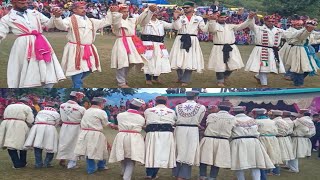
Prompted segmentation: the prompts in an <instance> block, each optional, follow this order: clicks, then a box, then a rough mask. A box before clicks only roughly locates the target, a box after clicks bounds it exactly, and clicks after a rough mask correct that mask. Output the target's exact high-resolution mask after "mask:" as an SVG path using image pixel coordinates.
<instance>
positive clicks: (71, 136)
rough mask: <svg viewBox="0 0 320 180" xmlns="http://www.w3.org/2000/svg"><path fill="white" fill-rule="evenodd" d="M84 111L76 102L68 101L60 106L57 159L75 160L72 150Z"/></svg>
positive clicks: (79, 130)
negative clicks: (60, 122)
mask: <svg viewBox="0 0 320 180" xmlns="http://www.w3.org/2000/svg"><path fill="white" fill-rule="evenodd" d="M85 111H86V109H85V108H84V107H82V106H80V105H79V104H78V103H77V102H75V101H72V100H69V101H67V102H66V103H63V104H61V105H60V114H61V121H62V126H61V128H60V132H59V135H60V136H59V146H58V154H57V157H56V158H57V159H67V160H73V161H75V160H77V156H76V155H75V154H74V149H75V147H76V143H77V140H78V137H79V134H80V132H81V127H80V123H81V119H82V117H83V115H84V113H85Z"/></svg>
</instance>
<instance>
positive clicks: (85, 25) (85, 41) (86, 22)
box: [54, 12, 121, 77]
mask: <svg viewBox="0 0 320 180" xmlns="http://www.w3.org/2000/svg"><path fill="white" fill-rule="evenodd" d="M112 15H113V16H114V18H121V17H120V16H119V15H118V16H116V14H115V13H111V12H108V15H107V16H106V17H105V18H103V19H101V20H99V19H94V18H88V17H86V16H85V17H82V16H79V15H75V17H76V19H77V22H78V30H79V35H80V44H81V46H80V47H81V53H80V57H81V59H80V69H77V68H76V62H75V61H76V49H77V44H76V43H77V40H76V35H75V32H74V30H73V25H72V21H71V17H67V18H65V19H62V18H61V17H59V18H55V19H54V24H55V26H56V27H57V28H58V29H60V30H63V31H68V34H67V40H68V43H67V44H66V45H65V47H64V51H63V56H62V63H61V65H62V68H63V71H64V72H65V73H66V76H68V77H69V76H73V75H76V74H79V73H83V72H87V71H92V72H95V71H98V72H101V65H100V58H99V55H98V51H97V48H96V47H95V45H94V44H93V43H94V41H95V39H96V32H97V30H99V29H101V28H103V27H105V26H108V25H111V22H112ZM85 46H88V48H89V50H90V51H91V54H92V55H91V56H90V63H89V62H87V61H86V60H85V59H83V54H84V51H85ZM94 52H96V53H97V55H98V56H97V61H98V64H96V59H95V57H94V54H93V53H94ZM89 65H91V68H89ZM96 65H98V67H97V66H96Z"/></svg>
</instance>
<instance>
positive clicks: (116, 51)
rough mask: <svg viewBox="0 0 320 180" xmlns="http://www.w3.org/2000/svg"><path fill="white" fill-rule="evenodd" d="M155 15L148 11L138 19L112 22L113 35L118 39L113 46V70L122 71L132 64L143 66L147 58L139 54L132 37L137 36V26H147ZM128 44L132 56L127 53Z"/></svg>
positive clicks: (120, 19) (121, 19)
mask: <svg viewBox="0 0 320 180" xmlns="http://www.w3.org/2000/svg"><path fill="white" fill-rule="evenodd" d="M152 15H153V13H152V12H151V11H150V10H148V9H146V10H145V11H144V12H143V13H141V14H140V16H139V17H138V18H127V19H123V18H122V14H120V17H121V18H117V20H114V21H112V26H113V33H114V34H115V35H116V36H117V37H118V38H117V40H116V42H115V43H114V45H113V48H112V52H111V68H116V69H122V68H125V67H129V65H130V64H142V63H144V61H146V60H145V57H144V56H143V55H141V54H139V53H138V51H137V49H136V47H135V44H134V42H133V40H132V36H134V35H136V26H137V25H140V26H145V25H146V24H148V23H149V21H150V20H151V17H152ZM123 35H124V36H125V39H126V42H127V43H128V50H129V51H130V54H128V53H127V52H126V46H125V43H124V42H125V41H124V40H123V38H122V37H123Z"/></svg>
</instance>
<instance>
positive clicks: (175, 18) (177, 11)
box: [173, 10, 182, 20]
mask: <svg viewBox="0 0 320 180" xmlns="http://www.w3.org/2000/svg"><path fill="white" fill-rule="evenodd" d="M181 15H182V12H181V11H179V10H176V11H174V13H173V20H177V19H178V18H179V17H180V16H181Z"/></svg>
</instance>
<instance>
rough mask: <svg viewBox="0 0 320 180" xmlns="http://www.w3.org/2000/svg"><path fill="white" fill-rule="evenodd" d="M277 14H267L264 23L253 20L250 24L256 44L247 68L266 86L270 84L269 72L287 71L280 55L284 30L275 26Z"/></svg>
mask: <svg viewBox="0 0 320 180" xmlns="http://www.w3.org/2000/svg"><path fill="white" fill-rule="evenodd" d="M275 23H276V20H275V16H265V17H264V25H263V26H258V25H256V24H255V23H254V21H253V22H252V24H251V25H250V26H249V27H250V29H251V30H252V31H253V32H254V34H255V44H256V46H255V47H254V49H253V50H252V52H251V54H250V57H249V60H248V61H247V64H246V67H245V70H246V71H251V72H255V73H257V74H256V75H255V76H254V78H255V79H256V80H257V81H258V82H259V83H260V84H261V85H262V86H264V87H266V86H268V76H267V75H268V74H269V73H275V74H279V73H285V68H284V65H283V62H282V59H281V57H280V56H279V46H280V42H281V38H282V35H283V32H284V30H282V29H279V28H277V27H275Z"/></svg>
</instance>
